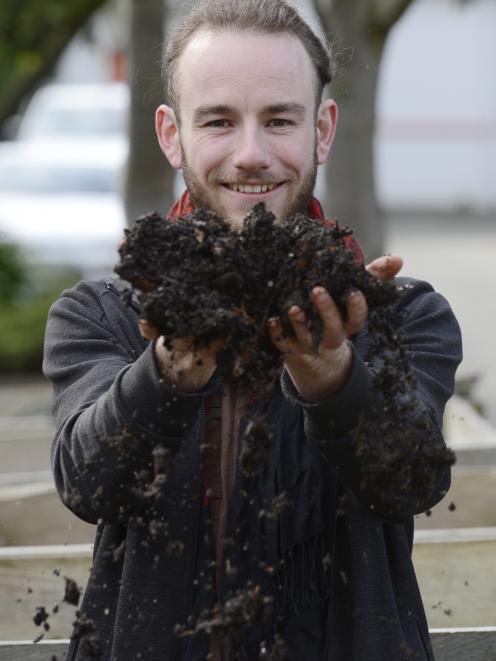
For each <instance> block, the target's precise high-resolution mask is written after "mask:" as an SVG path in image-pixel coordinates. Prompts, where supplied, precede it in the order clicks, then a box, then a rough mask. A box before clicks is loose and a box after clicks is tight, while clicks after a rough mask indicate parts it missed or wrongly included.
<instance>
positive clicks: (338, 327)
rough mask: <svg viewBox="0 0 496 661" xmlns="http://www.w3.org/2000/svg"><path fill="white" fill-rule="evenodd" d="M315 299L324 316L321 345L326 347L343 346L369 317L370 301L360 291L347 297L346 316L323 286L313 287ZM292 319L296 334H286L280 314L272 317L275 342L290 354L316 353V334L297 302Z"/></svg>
mask: <svg viewBox="0 0 496 661" xmlns="http://www.w3.org/2000/svg"><path fill="white" fill-rule="evenodd" d="M311 300H312V303H313V304H314V306H315V308H316V310H317V312H318V314H319V316H320V318H321V319H322V324H323V332H322V342H321V345H320V347H321V348H323V349H337V348H339V347H340V346H341V345H342V344H343V342H344V341H345V340H346V339H347V338H349V337H352V336H353V335H356V334H357V333H358V332H359V331H360V330H361V329H362V328H363V325H364V323H365V321H366V319H367V315H368V306H367V301H366V299H365V296H364V295H363V294H362V292H360V291H353V292H351V293H350V294H349V296H348V298H347V300H346V319H343V317H342V316H341V312H340V310H339V308H338V306H337V305H336V303H335V302H334V300H333V299H332V297H331V296H330V295H329V293H328V292H327V291H326V290H325V289H324V288H323V287H315V288H314V289H313V290H312V293H311ZM288 319H289V321H290V323H291V326H292V327H293V330H294V333H295V337H294V338H290V337H286V336H284V332H283V328H282V324H281V321H280V319H279V317H273V318H272V319H269V322H268V331H269V335H270V338H271V340H272V342H273V344H274V345H275V346H276V347H277V349H279V351H281V352H283V353H286V354H289V353H293V354H301V353H306V354H315V350H314V347H313V342H312V335H311V333H310V330H309V328H308V323H307V317H306V315H305V313H304V312H303V310H301V309H300V308H299V307H298V306H296V305H293V306H292V307H291V308H290V309H289V311H288Z"/></svg>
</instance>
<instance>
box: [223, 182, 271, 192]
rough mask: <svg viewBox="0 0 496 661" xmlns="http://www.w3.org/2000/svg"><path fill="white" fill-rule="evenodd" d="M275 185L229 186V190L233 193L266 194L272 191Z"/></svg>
mask: <svg viewBox="0 0 496 661" xmlns="http://www.w3.org/2000/svg"><path fill="white" fill-rule="evenodd" d="M275 187H276V184H263V185H260V184H255V185H253V186H251V185H250V184H229V188H230V189H231V190H232V191H234V192H235V193H267V192H268V191H269V192H270V191H272V190H274V188H275Z"/></svg>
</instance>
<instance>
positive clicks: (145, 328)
mask: <svg viewBox="0 0 496 661" xmlns="http://www.w3.org/2000/svg"><path fill="white" fill-rule="evenodd" d="M138 328H139V332H140V333H141V335H142V336H143V337H144V338H145V340H156V339H157V337H158V336H159V335H160V333H159V330H158V328H157V327H156V326H153V324H150V323H149V322H148V321H146V319H140V320H139V321H138Z"/></svg>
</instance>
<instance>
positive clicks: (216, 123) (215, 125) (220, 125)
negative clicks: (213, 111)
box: [205, 119, 229, 129]
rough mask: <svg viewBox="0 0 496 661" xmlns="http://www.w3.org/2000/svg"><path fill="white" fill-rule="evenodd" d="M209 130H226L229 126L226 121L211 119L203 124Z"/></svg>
mask: <svg viewBox="0 0 496 661" xmlns="http://www.w3.org/2000/svg"><path fill="white" fill-rule="evenodd" d="M205 126H206V127H207V128H210V129H226V128H227V127H228V126H229V122H228V120H227V119H213V120H212V121H210V122H207V123H206V124H205Z"/></svg>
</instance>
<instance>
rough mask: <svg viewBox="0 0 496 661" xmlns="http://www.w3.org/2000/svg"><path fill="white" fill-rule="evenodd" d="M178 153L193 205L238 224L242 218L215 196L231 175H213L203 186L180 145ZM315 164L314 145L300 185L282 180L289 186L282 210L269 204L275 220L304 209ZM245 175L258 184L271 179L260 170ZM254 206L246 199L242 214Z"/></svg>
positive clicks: (314, 172) (313, 179)
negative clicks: (180, 156) (207, 184)
mask: <svg viewBox="0 0 496 661" xmlns="http://www.w3.org/2000/svg"><path fill="white" fill-rule="evenodd" d="M181 154H182V171H183V177H184V181H185V183H186V187H187V189H188V192H189V195H190V198H191V202H192V203H193V204H194V206H195V207H197V208H200V207H201V208H203V209H208V210H209V211H213V212H214V213H215V214H216V215H217V216H220V217H221V218H223V219H224V220H225V221H226V222H227V223H228V224H229V225H231V226H238V225H239V226H241V224H242V223H241V220H240V221H239V222H237V221H236V220H235V219H233V218H230V217H229V211H228V209H226V207H225V206H224V205H223V204H222V202H221V200H220V199H219V198H218V196H216V195H215V189H216V187H218V186H220V185H222V184H221V183H220V182H221V181H226V180H227V181H230V180H232V179H233V177H225V178H223V179H221V178H220V177H219V176H216V177H215V179H213V180H212V182H211V187H207V186H204V185H203V184H202V183H201V181H200V179H199V178H198V177H197V175H196V173H195V171H194V169H193V168H192V167H191V166H190V164H189V162H188V159H187V158H186V154H185V152H184V149H183V148H182V145H181ZM317 168H318V164H317V153H316V149H315V148H314V152H313V161H312V164H311V165H310V166H309V168H308V170H307V171H306V172H305V174H304V175H303V178H302V179H301V181H300V183H299V185H298V186H295V185H294V184H288V183H286V184H284V185H285V186H288V192H287V196H286V199H285V201H284V203H283V206H282V208H281V210H280V211H279V210H277V211H274V210H273V209H270V207H269V210H270V211H273V212H274V214H275V215H276V218H277V222H282V223H284V221H285V220H287V219H288V218H291V217H292V216H294V215H295V214H296V213H306V212H307V210H308V206H309V204H310V201H311V199H312V196H313V191H314V188H315V181H316V178H317ZM244 178H245V179H249V180H250V181H257V182H259V183H260V184H264V183H271V181H267V174H264V173H261V172H246V173H245V176H244ZM286 181H288V180H286ZM253 206H254V203H253V202H251V201H247V202H246V208H245V209H244V210H243V211H244V214H243V215H246V214H248V213H249V211H250V210H251V209H252V207H253Z"/></svg>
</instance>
